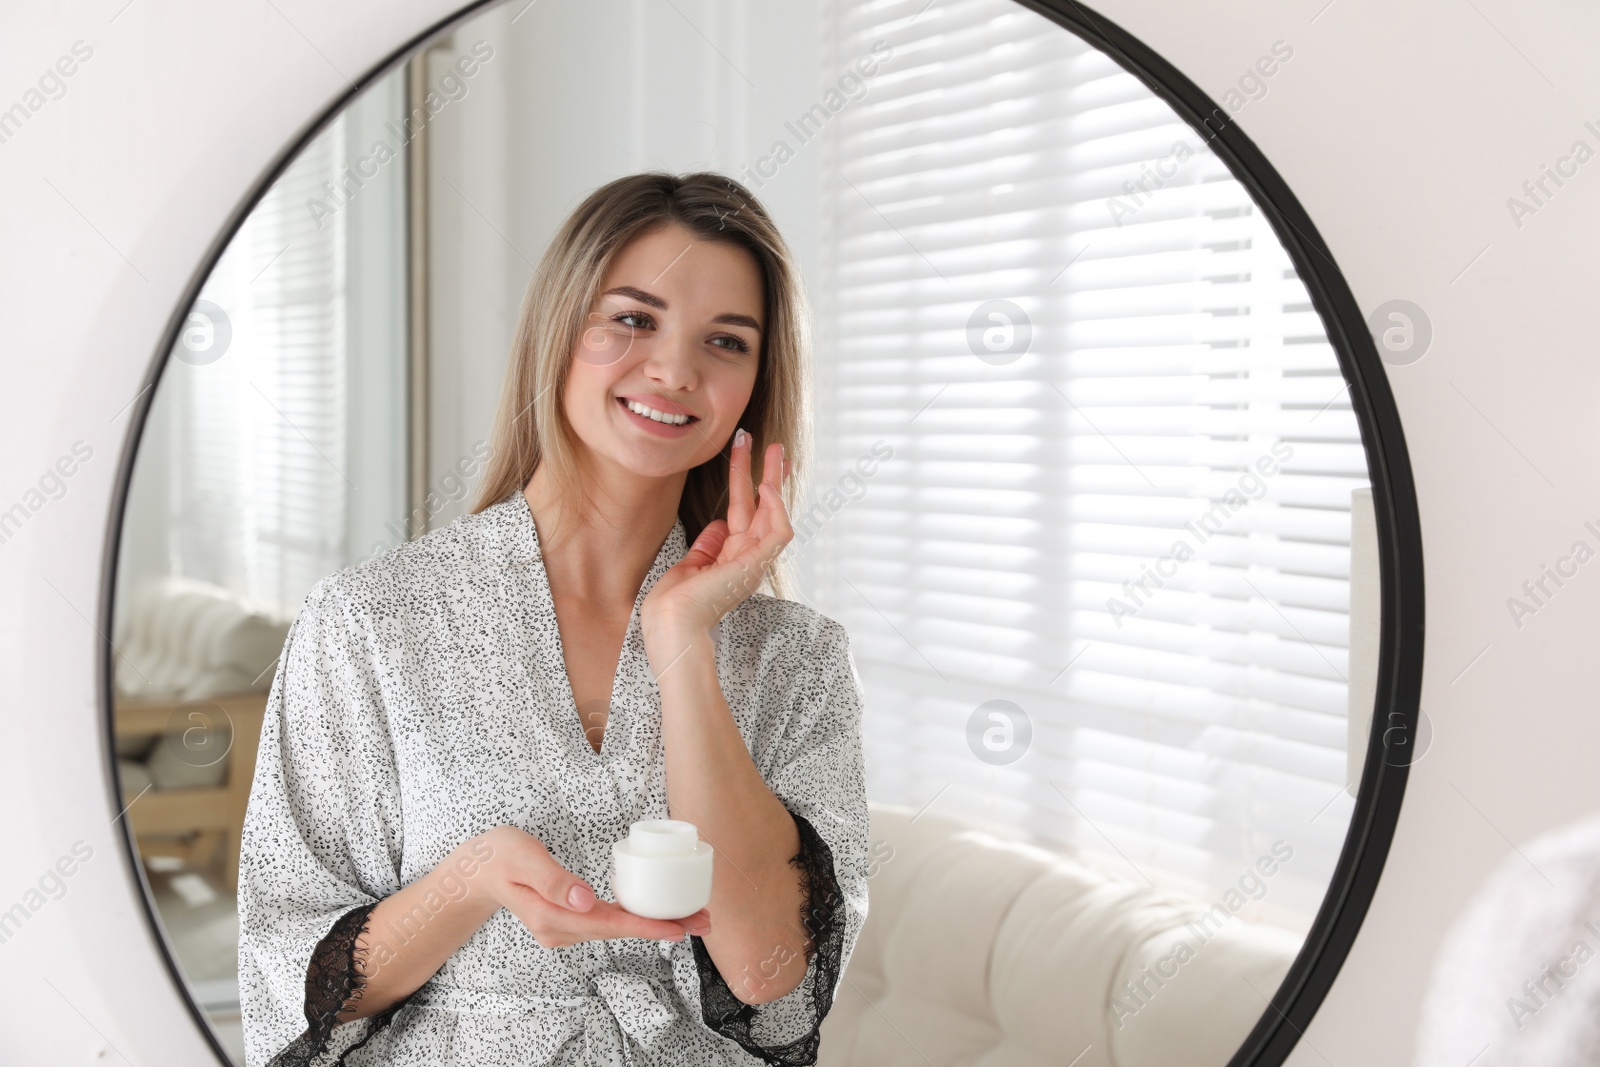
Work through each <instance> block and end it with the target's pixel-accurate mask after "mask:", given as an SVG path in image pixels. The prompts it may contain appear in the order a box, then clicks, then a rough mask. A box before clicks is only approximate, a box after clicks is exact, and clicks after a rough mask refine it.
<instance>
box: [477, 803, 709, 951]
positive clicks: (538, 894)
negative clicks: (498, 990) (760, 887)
mask: <svg viewBox="0 0 1600 1067" xmlns="http://www.w3.org/2000/svg"><path fill="white" fill-rule="evenodd" d="M479 838H480V839H481V840H482V841H483V842H484V843H485V844H487V845H488V846H489V847H490V848H491V849H492V850H493V853H492V858H491V859H489V860H488V861H486V862H485V863H484V864H483V867H482V870H481V871H480V872H479V873H480V877H479V878H475V879H473V881H474V882H476V883H477V888H478V890H479V891H480V892H481V893H483V894H485V895H486V896H488V897H489V899H491V900H492V901H494V902H495V903H497V904H498V905H499V906H500V907H503V908H505V909H506V910H507V911H509V912H510V913H511V914H513V915H515V916H516V917H517V918H518V919H520V920H521V921H522V925H524V926H526V927H527V928H528V931H529V932H530V933H532V934H533V939H534V941H536V942H537V943H538V944H540V945H541V946H543V947H544V948H556V947H559V946H561V945H571V944H576V943H577V942H579V941H595V940H599V939H602V938H611V937H643V938H649V939H650V940H653V941H682V940H683V937H684V935H685V934H686V933H689V934H698V935H704V934H706V933H708V932H709V931H710V929H711V913H710V912H709V911H708V910H707V909H705V908H701V909H700V910H699V911H697V912H695V913H694V914H693V915H689V916H686V917H685V918H682V919H647V918H645V917H644V916H642V915H635V914H633V913H632V912H630V911H627V910H625V909H624V908H623V907H622V906H621V905H620V904H613V903H611V902H610V901H606V900H600V899H598V898H597V897H596V896H595V892H594V887H592V886H590V885H589V884H588V883H587V882H585V881H584V880H583V879H582V878H579V877H578V876H577V875H575V874H573V873H572V872H571V871H569V870H567V869H566V868H565V867H563V866H561V864H559V863H557V862H556V859H555V857H554V856H552V855H551V854H550V850H549V849H548V848H546V847H545V845H544V843H543V842H542V841H540V840H539V839H538V838H537V837H534V836H533V835H532V834H530V833H528V832H526V831H525V830H521V829H518V828H517V827H515V826H497V827H495V828H494V829H493V830H489V831H487V832H485V833H483V834H481V835H479Z"/></svg>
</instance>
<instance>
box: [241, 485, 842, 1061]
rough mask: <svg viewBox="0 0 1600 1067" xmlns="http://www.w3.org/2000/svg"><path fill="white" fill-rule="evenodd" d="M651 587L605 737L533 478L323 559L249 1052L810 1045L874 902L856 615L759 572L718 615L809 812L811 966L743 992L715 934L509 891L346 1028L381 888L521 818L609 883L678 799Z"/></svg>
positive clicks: (254, 991)
mask: <svg viewBox="0 0 1600 1067" xmlns="http://www.w3.org/2000/svg"><path fill="white" fill-rule="evenodd" d="M686 551H687V545H686V544H685V535H684V527H683V523H682V521H681V520H680V521H679V522H678V523H677V524H676V525H675V526H674V527H673V530H672V532H671V534H670V535H669V536H668V537H667V539H666V541H665V542H664V543H663V544H662V546H661V549H660V552H659V553H658V554H657V556H656V559H655V562H654V564H653V565H652V567H651V568H650V572H649V574H648V575H647V576H646V578H645V581H644V584H643V585H642V586H641V588H640V590H639V594H638V597H637V598H636V600H635V601H634V606H633V614H632V617H631V619H630V621H629V623H628V629H627V633H626V636H625V637H624V639H623V645H622V650H621V657H620V661H619V663H618V665H617V674H616V679H615V682H614V686H613V690H612V698H611V705H610V718H609V720H608V722H607V724H606V727H605V734H604V739H603V742H602V747H601V751H600V752H598V753H597V752H596V751H595V750H594V748H593V747H592V746H591V744H590V742H589V740H588V738H587V737H586V736H585V734H584V730H583V725H582V723H581V722H580V720H579V716H578V711H577V708H576V706H575V704H574V701H573V696H572V689H571V685H570V683H569V681H568V677H567V672H566V667H565V662H564V660H563V656H562V647H561V638H560V631H559V630H558V628H557V625H556V615H555V608H554V603H553V601H552V598H551V595H550V586H549V581H548V578H547V575H546V573H545V569H544V563H543V559H542V556H541V554H540V549H539V537H538V533H537V531H536V529H535V526H534V520H533V516H532V513H531V512H530V510H529V508H528V505H527V502H526V500H525V499H524V497H523V495H522V494H521V493H520V492H518V493H514V494H511V495H508V496H507V497H506V499H505V500H503V501H501V502H500V503H498V504H496V505H494V506H492V507H490V508H487V509H485V510H484V511H483V512H481V513H479V514H476V515H465V516H462V517H461V518H459V519H457V520H456V521H454V522H453V523H451V524H450V525H448V526H446V527H444V528H443V529H440V530H437V531H434V532H433V533H430V534H428V535H426V536H424V537H421V538H419V539H417V540H416V541H412V542H410V543H408V544H405V545H402V546H400V547H399V548H397V549H395V550H393V551H392V552H389V553H387V554H385V555H383V556H380V557H378V558H376V559H373V560H370V561H367V562H365V563H362V564H358V565H356V566H353V567H348V568H346V569H344V570H342V571H339V572H337V573H335V574H332V575H330V576H328V577H326V578H324V579H323V580H322V581H320V582H319V583H318V584H317V585H316V587H315V588H313V589H312V591H311V592H310V593H309V594H308V595H307V597H306V600H305V603H304V605H303V607H302V609H301V611H300V614H299V615H298V617H297V618H296V620H295V622H294V625H293V627H292V628H291V630H290V632H289V635H288V639H287V640H286V642H285V644H284V651H283V657H282V659H281V661H280V665H279V669H278V674H277V677H276V678H275V680H274V682H273V685H272V691H271V695H270V697H269V703H268V706H267V714H266V719H265V723H264V725H263V729H262V735H261V747H260V755H259V757H258V760H257V764H256V774H255V779H254V782H253V785H252V788H251V792H250V800H249V808H248V812H247V815H246V818H245V825H244V836H243V842H242V855H241V859H240V881H239V918H240V938H239V980H240V998H241V1008H242V1015H243V1023H244V1035H245V1047H246V1053H247V1056H246V1063H247V1067H291V1065H313V1064H315V1065H323V1064H334V1063H342V1064H348V1065H351V1067H359V1065H375V1064H384V1065H392V1067H458V1065H459V1067H467V1065H471V1067H537V1065H544V1064H550V1065H557V1064H563V1065H564V1064H617V1065H624V1064H625V1065H663V1067H665V1065H672V1067H679V1065H684V1064H697V1065H698V1064H727V1065H740V1067H744V1065H751V1064H758V1063H768V1064H810V1063H814V1062H815V1061H816V1055H817V1048H818V1043H819V1041H818V1032H817V1030H818V1027H819V1026H820V1024H821V1021H822V1019H823V1017H824V1016H825V1015H826V1013H827V1012H828V1010H829V1008H830V1007H831V1006H832V1003H833V997H834V993H835V991H836V988H837V984H838V982H839V980H840V975H841V974H842V973H843V972H844V968H845V966H846V965H847V964H848V962H849V959H850V954H851V952H852V950H853V949H854V947H855V943H856V940H857V938H858V937H859V935H860V932H861V928H862V925H863V923H864V922H865V920H866V916H867V801H866V786H865V776H864V767H863V755H862V732H861V715H862V701H863V694H862V690H861V684H860V680H859V677H858V674H857V671H856V666H855V662H854V660H853V658H852V656H851V653H850V648H849V642H848V637H847V635H846V632H845V630H844V628H843V627H842V626H840V625H839V624H838V623H837V622H835V621H834V620H832V619H829V618H827V617H825V616H822V615H820V614H818V613H817V612H815V611H813V610H812V609H810V608H808V607H806V606H804V605H801V604H799V603H796V602H794V601H789V600H782V599H777V598H775V597H770V596H767V595H764V594H760V593H758V594H754V595H752V596H751V597H750V598H749V599H748V600H746V601H745V602H744V603H743V604H741V605H740V606H739V607H738V608H737V609H735V610H734V611H732V612H730V613H729V614H728V615H727V616H726V617H725V618H724V619H723V621H722V623H721V624H720V626H719V627H718V628H717V629H716V630H715V631H713V636H714V637H715V639H716V653H715V655H716V664H717V673H718V677H719V679H720V681H721V684H722V691H723V693H724V695H725V696H726V697H727V701H728V705H729V707H730V708H731V709H732V711H733V715H734V718H735V720H736V722H737V724H738V727H739V731H740V734H741V735H742V736H743V738H744V740H745V743H746V746H747V748H748V749H749V751H750V754H751V758H752V760H753V761H754V763H755V766H756V767H757V769H758V770H759V771H760V773H761V776H762V779H763V780H764V781H765V782H766V783H767V784H768V786H769V787H770V788H771V789H772V790H773V792H774V793H775V794H776V795H777V797H778V798H779V799H780V800H782V801H783V803H784V805H785V807H787V808H788V810H789V811H790V813H791V814H792V815H793V817H794V819H795V824H796V826H797V828H798V829H799V832H800V841H801V849H800V852H799V853H798V854H797V855H796V856H795V857H794V859H793V860H792V861H791V862H792V863H793V865H794V866H795V867H797V868H799V869H800V870H802V871H803V872H804V876H805V880H804V882H803V886H804V894H805V908H804V910H803V914H804V916H805V917H806V918H805V920H804V921H805V923H806V926H807V931H808V933H809V934H810V935H811V937H812V940H813V941H814V942H815V945H816V948H815V952H814V954H813V955H811V958H810V959H809V966H808V970H807V972H806V975H805V979H804V980H803V981H802V982H801V984H800V985H799V986H798V987H797V988H796V989H795V990H794V991H792V992H791V993H789V994H787V995H785V996H784V997H782V998H780V999H777V1000H774V1001H771V1002H769V1003H766V1004H762V1005H747V1004H744V1003H742V1002H740V1001H739V1000H737V999H736V998H735V997H734V996H733V994H732V992H731V990H730V989H729V985H728V982H727V981H726V980H725V979H724V977H723V976H722V975H721V974H720V973H719V972H718V971H717V968H716V966H715V965H714V964H713V963H712V961H711V958H710V956H709V954H708V953H707V952H706V950H705V947H704V945H703V943H702V942H701V940H700V938H699V937H695V936H691V937H690V938H689V939H688V940H687V941H659V942H658V941H651V940H646V939H642V938H613V939H607V940H596V941H584V942H580V943H578V944H574V945H567V946H561V947H554V948H546V947H543V946H540V945H539V944H538V943H537V942H536V941H534V939H533V935H532V934H531V933H530V932H529V931H528V929H527V928H526V927H525V926H523V924H522V923H521V922H520V921H519V920H518V919H517V918H516V917H515V916H514V915H512V914H511V913H510V912H509V911H507V910H506V909H504V908H501V909H499V910H498V911H497V912H496V913H495V914H494V915H493V916H492V917H491V918H490V919H489V920H488V921H487V922H486V923H484V925H483V926H482V927H480V928H479V929H478V930H477V931H476V932H474V933H473V935H472V936H471V937H470V938H469V939H468V940H467V941H466V943H465V944H463V945H462V946H461V947H460V949H458V950H457V951H456V952H455V953H453V954H452V955H451V956H450V957H449V958H448V959H447V960H446V961H445V963H444V964H443V966H441V967H440V968H439V970H438V971H437V972H435V973H434V975H433V976H432V977H431V978H429V979H428V980H427V981H426V982H425V983H423V985H422V986H421V987H420V988H419V989H417V990H416V991H415V992H414V993H412V994H411V995H410V996H408V997H406V998H404V999H403V1000H401V1001H399V1002H397V1003H396V1004H394V1005H392V1006H390V1007H389V1008H386V1009H384V1010H383V1011H381V1012H379V1013H377V1014H376V1015H373V1016H370V1017H368V1018H363V1019H357V1020H354V1021H349V1022H344V1023H340V1024H339V1025H337V1026H335V1025H334V1023H333V1013H334V1012H335V1011H337V1010H338V1008H339V1007H340V1006H341V1005H342V1004H343V1003H344V1002H345V1000H346V999H348V997H349V995H350V994H351V993H352V992H353V991H354V990H356V989H358V988H359V986H360V983H361V977H360V975H359V974H358V973H357V971H356V969H355V968H354V966H353V961H352V952H353V949H354V943H355V939H356V937H357V935H358V934H359V933H360V931H361V930H362V928H363V925H364V923H365V922H366V918H367V913H368V912H369V911H371V909H372V908H373V907H374V906H375V905H376V904H377V903H378V902H379V901H380V900H382V899H383V898H384V897H386V896H388V895H390V894H392V893H394V892H396V891H397V890H399V889H400V888H402V887H403V886H406V885H409V884H410V883H412V882H413V881H415V880H416V879H418V878H420V877H421V876H422V875H424V874H426V873H428V872H429V871H430V870H432V869H433V868H434V867H435V866H436V865H437V864H439V862H440V861H441V860H443V859H444V858H445V857H446V856H447V855H448V854H449V853H450V852H451V850H452V849H454V848H456V847H457V846H458V845H460V844H461V843H462V842H464V841H466V840H468V839H470V838H472V837H474V836H476V835H477V834H480V833H482V832H484V831H486V830H489V829H491V828H492V827H495V826H498V825H501V824H510V825H513V826H517V827H519V828H521V829H523V830H525V831H527V832H528V833H530V834H532V835H533V836H535V837H536V838H538V839H539V840H540V841H541V842H543V843H544V844H545V845H546V846H548V847H549V848H550V850H551V853H552V854H553V856H554V857H555V859H556V860H557V862H559V863H560V864H561V865H562V866H564V867H566V868H567V869H568V870H571V871H573V872H574V873H576V874H578V875H579V876H581V877H583V878H584V879H585V880H586V881H587V882H588V883H589V884H590V885H591V886H593V887H594V889H595V892H596V893H597V894H598V896H599V897H600V898H601V899H603V900H613V899H615V898H614V896H613V894H612V889H611V871H610V847H611V843H612V842H613V841H615V840H618V839H619V838H622V837H625V836H626V835H627V830H628V826H629V824H630V823H632V822H633V821H635V820H637V819H650V818H666V817H668V811H667V792H666V763H665V754H664V750H663V747H662V734H661V694H660V690H659V688H658V687H657V685H656V682H655V677H654V674H653V673H652V671H651V669H650V666H649V662H648V660H647V658H646V655H645V649H644V642H643V639H642V636H641V633H640V628H639V611H640V607H641V605H642V604H643V602H644V598H645V595H646V594H647V593H648V592H649V591H650V588H651V586H652V585H654V583H655V581H656V580H657V579H658V578H659V577H660V576H661V575H662V574H663V573H665V572H666V570H667V569H668V568H669V567H671V566H672V565H673V564H675V563H677V562H678V560H680V559H681V558H682V557H683V555H684V553H685V552H686Z"/></svg>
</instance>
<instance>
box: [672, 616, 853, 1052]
mask: <svg viewBox="0 0 1600 1067" xmlns="http://www.w3.org/2000/svg"><path fill="white" fill-rule="evenodd" d="M795 678H796V682H795V687H794V690H793V692H792V693H791V694H790V696H789V699H788V719H787V723H786V724H785V725H784V727H783V728H782V729H781V730H778V731H775V732H774V736H775V737H776V739H777V740H776V741H775V742H774V743H772V744H771V745H770V746H767V749H766V751H764V752H757V753H755V754H754V755H755V756H756V765H757V767H758V768H759V769H760V770H761V774H762V778H763V779H764V780H765V781H766V783H767V785H768V786H769V787H770V788H771V789H772V791H773V793H774V794H775V795H776V796H777V797H778V799H779V800H781V801H783V804H784V807H786V808H788V809H789V813H790V815H792V816H793V817H794V821H795V826H796V828H797V829H798V830H799V832H800V850H799V852H797V853H796V854H795V856H794V857H793V858H792V859H791V860H790V863H791V864H792V865H793V866H794V867H796V868H797V869H798V870H800V871H801V872H803V874H804V883H803V888H802V894H803V898H804V901H803V906H802V909H801V918H802V921H803V922H804V925H805V928H806V932H807V934H808V935H809V937H810V940H811V945H810V947H809V948H808V950H807V953H806V955H807V962H808V967H807V969H806V973H805V977H804V978H803V979H802V980H801V982H800V984H799V985H798V986H796V987H795V988H794V989H793V990H791V991H790V992H789V993H787V994H785V995H784V996H782V997H779V998H778V999H776V1000H772V1001H768V1002H767V1003H765V1004H745V1003H744V1002H743V1001H741V1000H739V999H738V998H737V997H736V996H734V994H733V991H732V989H730V988H729V986H728V983H727V981H726V979H724V977H723V976H722V974H721V973H720V972H719V971H718V970H717V968H716V965H715V964H714V963H713V962H712V960H711V956H710V954H709V953H708V952H707V951H706V948H705V944H704V942H703V941H702V940H701V939H700V938H699V937H697V936H694V935H690V938H689V944H690V948H691V952H692V959H693V964H694V965H693V967H692V968H690V967H688V966H675V967H674V970H673V975H674V981H675V982H676V984H677V986H678V989H679V992H680V993H681V994H682V995H683V997H684V999H685V1002H686V1003H687V1004H688V1005H689V1006H690V1007H691V1008H696V1007H698V1011H699V1013H700V1016H701V1021H702V1022H703V1023H704V1025H705V1026H706V1027H708V1028H709V1029H710V1030H711V1031H712V1032H714V1033H717V1034H720V1035H721V1036H723V1037H727V1038H731V1039H732V1040H734V1041H736V1042H737V1043H738V1044H739V1045H740V1047H742V1048H743V1049H744V1050H745V1051H746V1052H748V1053H750V1054H751V1055H752V1056H757V1057H759V1058H760V1059H761V1060H762V1061H763V1062H765V1063H767V1064H771V1065H774V1067H798V1065H806V1064H814V1063H816V1062H817V1051H818V1047H819V1046H820V1044H821V1037H820V1034H819V1029H820V1027H821V1026H822V1021H823V1019H824V1018H825V1017H826V1016H827V1014H828V1012H829V1010H830V1009H831V1008H832V1007H833V998H834V994H835V992H836V991H837V989H838V986H839V982H840V977H841V976H842V975H843V974H844V970H845V967H846V966H847V965H848V964H849V962H850V955H851V953H852V952H853V951H854V949H855V944H856V941H857V939H858V938H859V937H860V935H861V928H862V926H863V925H864V924H865V922H866V918H867V852H868V842H867V830H868V826H867V795H866V774H865V765H864V758H863V752H862V726H861V718H862V710H863V703H864V698H863V693H862V689H861V682H860V678H859V676H858V674H857V672H856V668H855V662H854V660H853V658H852V657H851V654H850V644H849V637H848V634H847V633H846V631H845V629H844V627H843V626H841V625H840V624H839V623H837V622H835V621H833V620H832V619H828V618H825V617H824V618H821V619H820V623H819V626H818V628H817V631H816V636H815V639H814V640H813V641H812V642H811V645H810V647H809V648H808V649H807V650H806V652H805V661H804V663H803V664H802V665H801V667H800V669H799V670H798V671H797V672H796V675H795Z"/></svg>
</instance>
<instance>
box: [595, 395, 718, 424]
mask: <svg viewBox="0 0 1600 1067" xmlns="http://www.w3.org/2000/svg"><path fill="white" fill-rule="evenodd" d="M616 402H618V405H621V408H622V410H624V411H627V413H629V414H634V416H638V418H642V419H650V421H651V422H654V424H656V426H672V427H685V426H694V424H696V422H699V416H693V414H690V416H685V419H686V421H685V422H666V421H662V419H654V418H651V416H648V414H643V413H640V411H634V408H630V406H629V403H627V398H626V397H618V398H616ZM645 406H648V405H645ZM662 414H667V413H662Z"/></svg>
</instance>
